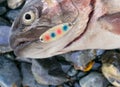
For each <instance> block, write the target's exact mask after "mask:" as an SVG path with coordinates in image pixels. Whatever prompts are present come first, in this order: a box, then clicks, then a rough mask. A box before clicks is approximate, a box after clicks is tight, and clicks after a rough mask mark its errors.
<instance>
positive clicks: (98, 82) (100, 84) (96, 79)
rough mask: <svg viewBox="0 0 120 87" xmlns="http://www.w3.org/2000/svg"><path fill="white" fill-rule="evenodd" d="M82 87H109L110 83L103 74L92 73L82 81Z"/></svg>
mask: <svg viewBox="0 0 120 87" xmlns="http://www.w3.org/2000/svg"><path fill="white" fill-rule="evenodd" d="M79 83H80V86H81V87H107V85H108V81H107V80H106V79H105V78H104V77H103V75H102V74H100V73H97V72H91V73H90V74H89V75H87V76H85V77H83V78H82V79H80V82H79Z"/></svg>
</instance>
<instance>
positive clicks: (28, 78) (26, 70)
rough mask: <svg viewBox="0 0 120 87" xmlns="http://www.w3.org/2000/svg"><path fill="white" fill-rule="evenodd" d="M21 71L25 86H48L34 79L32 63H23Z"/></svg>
mask: <svg viewBox="0 0 120 87" xmlns="http://www.w3.org/2000/svg"><path fill="white" fill-rule="evenodd" d="M21 71H22V75H23V76H22V77H23V80H22V85H23V87H48V86H45V85H41V84H38V83H37V81H36V80H35V79H34V77H33V74H32V71H31V64H29V63H21Z"/></svg>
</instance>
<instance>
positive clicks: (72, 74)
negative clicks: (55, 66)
mask: <svg viewBox="0 0 120 87" xmlns="http://www.w3.org/2000/svg"><path fill="white" fill-rule="evenodd" d="M77 72H78V71H77V70H75V68H73V67H72V68H71V69H70V70H69V71H68V73H67V74H68V75H69V76H75V75H76V74H77Z"/></svg>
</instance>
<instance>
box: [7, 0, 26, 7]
mask: <svg viewBox="0 0 120 87" xmlns="http://www.w3.org/2000/svg"><path fill="white" fill-rule="evenodd" d="M24 1H25V0H7V4H8V7H9V8H11V9H16V8H18V7H20V6H21V5H22V4H23V3H24Z"/></svg>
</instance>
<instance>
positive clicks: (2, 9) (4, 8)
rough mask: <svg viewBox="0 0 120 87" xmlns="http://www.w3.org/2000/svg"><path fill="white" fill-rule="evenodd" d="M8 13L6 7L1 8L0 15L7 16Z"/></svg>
mask: <svg viewBox="0 0 120 87" xmlns="http://www.w3.org/2000/svg"><path fill="white" fill-rule="evenodd" d="M6 11H7V9H6V7H1V6H0V15H3V14H5V12H6Z"/></svg>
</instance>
